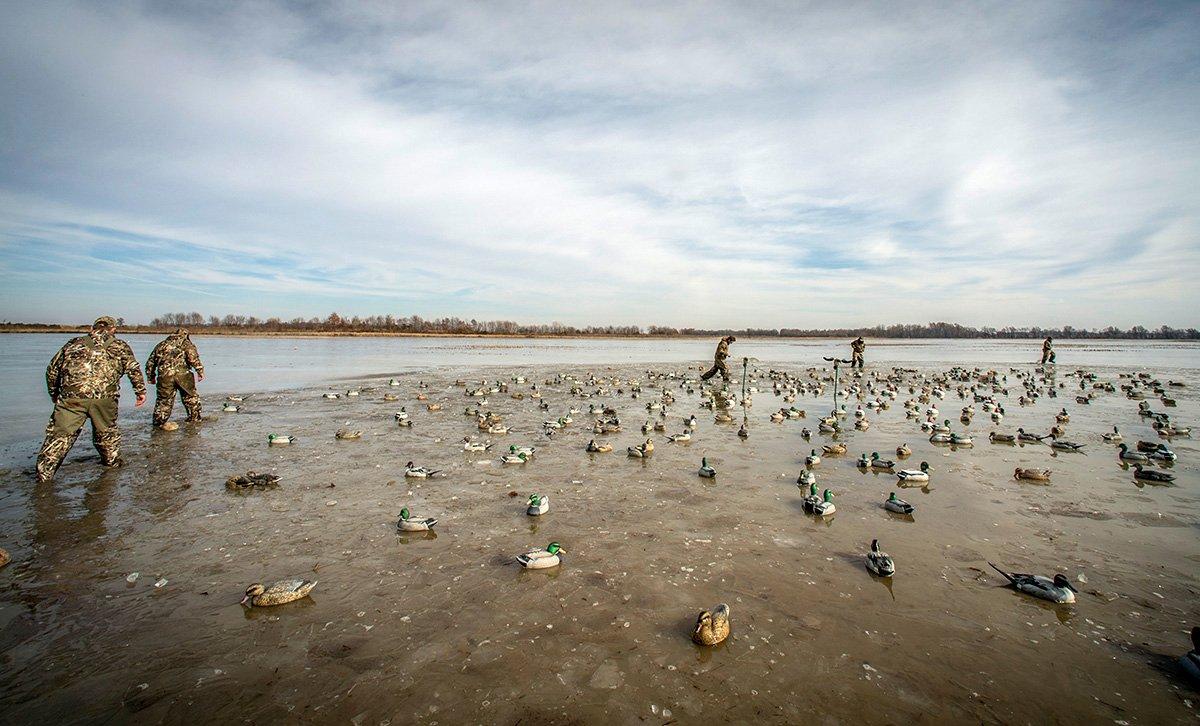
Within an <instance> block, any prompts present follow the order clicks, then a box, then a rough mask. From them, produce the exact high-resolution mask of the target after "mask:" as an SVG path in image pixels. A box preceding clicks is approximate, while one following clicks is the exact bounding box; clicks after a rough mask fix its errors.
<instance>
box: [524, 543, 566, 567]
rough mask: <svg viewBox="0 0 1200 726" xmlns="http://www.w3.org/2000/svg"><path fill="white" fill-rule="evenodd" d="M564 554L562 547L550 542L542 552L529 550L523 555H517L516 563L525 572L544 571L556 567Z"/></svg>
mask: <svg viewBox="0 0 1200 726" xmlns="http://www.w3.org/2000/svg"><path fill="white" fill-rule="evenodd" d="M565 554H567V551H566V550H564V549H563V548H562V545H560V544H559V543H557V542H551V543H550V544H548V545H546V549H544V550H529V551H528V552H526V553H524V554H520V555H517V562H519V563H520V564H521V567H524V568H525V569H526V570H544V569H546V568H548V567H558V565H559V564H560V563H561V562H562V556H563V555H565Z"/></svg>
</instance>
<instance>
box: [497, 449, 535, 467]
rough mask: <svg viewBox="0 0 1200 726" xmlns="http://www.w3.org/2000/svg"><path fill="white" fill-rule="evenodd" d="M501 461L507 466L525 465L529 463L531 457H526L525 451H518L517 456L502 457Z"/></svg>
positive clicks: (509, 454) (511, 454) (510, 454)
mask: <svg viewBox="0 0 1200 726" xmlns="http://www.w3.org/2000/svg"><path fill="white" fill-rule="evenodd" d="M500 461H501V462H502V463H505V464H524V463H525V462H527V461H529V456H528V455H526V454H525V452H524V451H518V452H517V453H515V454H513V453H508V454H505V455H504V456H501V457H500Z"/></svg>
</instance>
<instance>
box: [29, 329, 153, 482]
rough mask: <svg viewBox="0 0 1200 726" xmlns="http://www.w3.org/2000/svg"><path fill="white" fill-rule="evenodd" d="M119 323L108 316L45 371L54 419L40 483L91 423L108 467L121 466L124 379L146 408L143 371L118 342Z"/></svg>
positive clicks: (44, 450)
mask: <svg viewBox="0 0 1200 726" xmlns="http://www.w3.org/2000/svg"><path fill="white" fill-rule="evenodd" d="M116 334H117V321H116V320H114V319H112V318H110V317H108V316H107V315H105V316H104V317H101V318H97V319H96V322H94V323H92V329H91V330H90V331H89V332H88V334H87V335H81V336H79V337H78V338H72V339H71V340H69V341H67V344H66V345H64V346H63V347H62V348H61V349H59V351H58V353H56V354H55V355H54V357H53V358H51V359H50V365H48V366H46V390H47V391H48V392H49V393H50V400H51V401H53V402H54V413H52V414H50V423H49V424H48V425H47V426H46V439H45V441H43V442H42V448H41V450H40V451H38V457H37V480H38V481H39V482H48V481H50V480H51V479H53V478H54V473H55V472H56V471H58V467H59V465H60V464H62V461H63V459H64V458H66V456H67V452H68V451H70V450H71V446H72V445H73V444H74V443H75V439H77V438H78V437H79V432H80V431H81V430H82V429H83V425H84V423H86V422H88V421H91V422H92V444H93V445H94V446H95V447H96V451H97V452H99V454H100V461H101V463H103V464H104V465H105V466H120V465H121V464H122V461H121V431H120V429H118V428H117V398H118V397H119V396H120V391H121V389H120V383H121V377H122V376H129V382H130V383H131V384H133V392H134V394H136V395H137V402H136V405H137V406H141V405H142V404H143V403H145V402H146V384H145V383H144V382H143V381H142V369H141V368H140V367H138V362H137V359H135V358H134V357H133V350H132V349H130V347H129V344H128V343H126V342H125V341H123V340H118V339H117V338H116Z"/></svg>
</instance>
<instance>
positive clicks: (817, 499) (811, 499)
mask: <svg viewBox="0 0 1200 726" xmlns="http://www.w3.org/2000/svg"><path fill="white" fill-rule="evenodd" d="M820 503H821V495H820V494H818V493H817V483H816V481H815V480H814V481H812V482H810V483H809V485H808V496H806V497H804V499H802V500H800V504H801V506H802V507H803V509H804V511H805V512H807V513H809V514H816V513H817V505H819V504H820Z"/></svg>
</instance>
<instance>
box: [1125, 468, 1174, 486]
mask: <svg viewBox="0 0 1200 726" xmlns="http://www.w3.org/2000/svg"><path fill="white" fill-rule="evenodd" d="M1133 478H1134V479H1140V480H1141V481H1156V482H1164V483H1169V482H1173V481H1175V475H1174V474H1168V473H1167V472H1165V471H1158V470H1157V469H1143V468H1142V465H1141V464H1134V465H1133Z"/></svg>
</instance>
